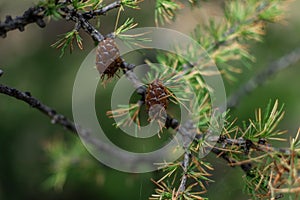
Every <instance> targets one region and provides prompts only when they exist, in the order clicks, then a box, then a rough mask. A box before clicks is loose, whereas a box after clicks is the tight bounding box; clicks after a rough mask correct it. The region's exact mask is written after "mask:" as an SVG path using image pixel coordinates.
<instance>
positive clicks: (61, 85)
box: [0, 0, 300, 200]
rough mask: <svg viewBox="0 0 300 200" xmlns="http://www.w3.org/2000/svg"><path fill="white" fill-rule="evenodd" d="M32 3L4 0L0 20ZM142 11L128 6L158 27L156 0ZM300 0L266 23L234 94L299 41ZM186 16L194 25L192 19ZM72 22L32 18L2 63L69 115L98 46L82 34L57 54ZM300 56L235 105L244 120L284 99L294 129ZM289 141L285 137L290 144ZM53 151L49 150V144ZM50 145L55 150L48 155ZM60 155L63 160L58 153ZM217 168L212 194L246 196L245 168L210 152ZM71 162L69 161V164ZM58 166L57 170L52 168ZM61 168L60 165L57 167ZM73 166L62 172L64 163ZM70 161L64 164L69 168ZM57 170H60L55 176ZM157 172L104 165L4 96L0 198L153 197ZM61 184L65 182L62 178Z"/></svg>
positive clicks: (104, 24)
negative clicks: (76, 46)
mask: <svg viewBox="0 0 300 200" xmlns="http://www.w3.org/2000/svg"><path fill="white" fill-rule="evenodd" d="M33 3H34V2H33V1H30V0H28V1H22V0H15V1H8V0H7V1H4V0H0V18H1V19H2V20H3V19H4V18H5V16H6V15H7V14H10V15H12V16H15V15H20V14H22V13H23V11H24V10H25V9H26V8H28V7H29V6H32V5H33ZM220 5H222V1H211V2H208V3H204V5H203V7H202V10H201V12H199V10H197V9H196V10H193V11H192V12H191V11H190V10H189V9H188V8H187V9H184V10H183V11H181V12H180V14H179V16H178V21H177V22H176V23H174V24H173V25H168V27H170V28H173V29H176V30H179V31H181V32H184V33H189V32H190V31H191V30H192V28H193V27H194V25H195V24H196V22H197V21H199V19H200V20H202V21H203V20H204V21H205V20H206V18H207V15H211V16H213V17H215V16H218V15H220V13H219V12H218V6H220ZM141 8H142V9H141V10H138V11H134V12H126V14H122V15H121V21H124V20H125V19H126V16H133V17H135V20H136V21H137V22H139V25H140V27H143V26H154V15H153V8H154V1H145V2H144V3H142V4H141ZM299 8H300V2H299V1H295V2H293V3H292V5H291V6H290V8H289V12H288V13H287V16H288V18H287V20H286V23H284V24H275V25H268V27H267V35H266V36H265V38H264V42H263V43H259V44H257V43H256V44H251V52H252V53H253V54H254V55H255V56H256V58H257V61H256V63H254V64H253V68H252V69H244V71H243V73H242V74H240V75H237V76H236V77H237V81H236V82H231V83H226V89H227V94H230V93H232V92H233V91H234V90H235V89H237V88H238V87H239V85H241V84H242V83H243V82H245V81H247V80H248V79H249V78H250V77H251V76H252V75H253V74H255V73H256V72H258V71H259V70H260V69H262V68H264V67H265V66H266V65H267V64H268V63H270V62H271V61H274V60H276V59H277V58H279V57H280V56H282V55H284V54H286V53H289V52H290V51H292V50H293V49H295V48H297V47H299V46H300V37H299V35H300V13H299V12H298V10H299ZM116 13H117V12H116V11H113V12H110V13H109V14H108V15H107V16H106V17H103V18H102V19H101V28H100V30H101V32H103V33H109V32H111V31H113V29H114V24H115V19H116ZM187 22H188V23H187ZM72 28H73V23H71V22H65V21H51V22H47V26H46V28H45V29H40V28H38V27H37V26H36V25H34V24H32V25H29V26H27V27H26V28H25V32H23V33H20V32H19V31H13V32H9V33H8V35H7V38H5V39H0V68H1V69H3V70H4V73H5V74H4V76H3V77H1V78H0V83H3V84H7V85H9V86H12V87H15V88H18V89H20V90H23V91H30V93H31V94H32V95H33V96H35V97H37V98H38V99H40V100H41V101H42V102H43V103H45V104H46V105H49V106H51V107H53V108H55V109H57V110H58V111H59V112H61V113H63V114H64V115H66V116H68V117H70V118H71V117H72V112H71V111H72V110H71V103H72V99H71V97H72V87H73V81H74V79H75V75H76V72H77V70H78V68H79V66H80V64H81V62H82V61H83V59H84V58H85V56H86V55H87V54H88V53H89V51H90V50H92V49H93V47H94V44H93V42H92V41H91V39H90V38H89V37H88V36H86V34H85V33H82V34H81V35H82V36H83V39H84V41H83V42H84V50H83V51H79V50H75V51H74V52H73V53H72V54H69V53H66V54H65V56H64V57H63V58H59V55H60V52H59V51H58V50H56V49H53V48H51V47H50V45H51V44H53V43H54V42H55V41H56V40H57V36H58V35H60V34H63V33H65V32H67V31H69V30H71V29H72ZM299 65H300V62H299V63H297V64H295V65H293V66H291V67H289V68H288V69H286V70H284V71H282V72H280V73H279V74H277V75H276V76H274V77H272V78H271V79H270V80H269V81H268V82H267V83H266V84H265V85H264V86H262V87H260V88H259V89H257V90H255V91H254V92H253V93H252V94H250V95H249V96H247V97H246V98H244V99H243V100H242V102H241V104H240V105H239V106H238V107H237V108H236V109H235V110H233V113H232V115H233V116H236V117H238V118H239V119H240V120H247V119H248V118H250V117H253V116H254V110H255V109H256V108H258V107H264V106H265V105H267V103H268V101H269V100H270V99H278V100H279V102H280V103H284V104H285V110H286V115H285V118H284V120H283V121H282V123H281V124H280V129H286V130H289V135H287V136H286V137H287V138H289V137H290V136H293V135H295V134H296V132H297V130H298V128H299V122H300V121H299V119H300V117H299V116H300V114H299V113H300V104H299V103H298V102H299V101H300V92H299V87H300V78H299V74H300V66H299ZM111 88H112V87H107V88H106V89H105V90H102V91H101V92H99V94H98V96H97V99H99V101H100V100H101V104H99V109H100V110H103V111H107V110H109V104H110V102H109V100H105V99H108V98H107V96H109V94H110V91H111ZM102 120H103V121H102V123H103V124H107V128H108V130H110V131H111V132H112V133H114V132H116V129H115V128H114V127H113V126H112V125H110V124H111V121H109V120H107V119H105V118H103V119H102ZM286 145H287V143H286ZM49 149H50V150H49ZM49 151H50V152H51V153H49ZM58 158H59V159H58ZM205 159H206V160H207V161H209V162H212V163H213V165H214V168H215V171H214V175H213V177H212V179H214V180H215V183H212V184H210V186H209V187H208V191H209V192H208V193H207V197H209V198H210V199H219V197H220V196H222V199H236V200H240V199H248V197H247V196H246V195H244V194H243V192H242V189H243V182H242V178H241V177H242V176H243V173H242V171H241V170H240V169H239V168H230V167H227V166H226V163H225V162H223V161H222V160H221V159H216V158H215V156H214V155H209V156H208V157H207V158H205ZM66 165H67V167H65V166H66ZM53 166H54V168H53ZM55 166H56V168H55ZM60 167H61V169H64V170H67V173H66V171H64V170H60V169H57V168H60ZM64 167H65V168H64ZM55 170H56V172H57V171H59V172H60V173H61V176H54V175H55V173H54V172H55ZM64 175H67V178H66V181H65V184H63V187H62V188H60V187H51V185H55V184H54V181H55V180H56V181H58V182H59V181H61V180H62V182H61V183H63V182H64V181H63V180H64ZM160 175H161V174H159V173H158V172H152V173H146V174H128V173H122V172H118V171H116V170H113V169H110V168H108V167H105V166H103V165H101V164H100V163H99V162H98V161H97V160H95V159H94V158H93V157H92V156H91V155H90V154H88V153H87V152H86V150H85V149H84V148H83V146H82V145H81V144H80V142H79V141H78V139H77V138H76V137H75V136H74V135H72V134H70V133H69V132H68V131H66V130H64V129H63V128H62V127H60V126H58V125H53V124H51V122H50V121H49V119H48V118H47V117H45V116H44V115H42V114H41V113H39V112H38V111H36V110H34V109H32V108H30V107H29V106H28V105H26V104H25V103H22V102H20V101H17V100H15V99H13V98H11V97H8V96H5V95H0V200H2V199H3V200H5V199H9V200H12V199H73V200H74V199H133V200H134V199H147V198H148V197H149V196H150V195H151V193H152V192H153V190H154V185H153V184H152V182H151V181H150V179H151V178H153V179H158V178H159V177H160ZM58 185H59V184H58Z"/></svg>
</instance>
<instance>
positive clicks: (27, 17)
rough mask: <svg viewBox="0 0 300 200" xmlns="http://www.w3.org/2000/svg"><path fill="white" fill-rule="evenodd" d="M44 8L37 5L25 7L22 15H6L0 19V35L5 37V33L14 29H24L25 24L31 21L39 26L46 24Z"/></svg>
mask: <svg viewBox="0 0 300 200" xmlns="http://www.w3.org/2000/svg"><path fill="white" fill-rule="evenodd" d="M44 11H45V8H43V7H40V6H37V7H31V8H29V9H27V10H26V11H25V12H24V14H23V15H22V16H18V17H15V18H14V19H13V18H12V17H11V16H10V15H7V16H6V19H5V21H4V22H1V21H0V36H1V37H3V38H5V37H6V33H7V32H9V31H12V30H15V29H19V30H20V31H21V32H22V31H24V30H25V26H27V25H28V24H31V23H36V24H37V25H38V26H39V27H41V28H43V27H45V26H46V24H45V22H44V20H43V18H44Z"/></svg>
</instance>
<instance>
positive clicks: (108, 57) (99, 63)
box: [96, 38, 123, 80]
mask: <svg viewBox="0 0 300 200" xmlns="http://www.w3.org/2000/svg"><path fill="white" fill-rule="evenodd" d="M122 63H123V60H122V59H121V57H120V52H119V49H118V47H117V45H116V43H115V41H114V39H112V38H105V39H104V40H102V41H101V42H99V44H98V47H97V51H96V67H97V70H98V71H99V73H100V74H101V79H102V80H104V79H105V76H106V77H107V79H110V78H112V77H114V75H115V74H116V73H117V72H118V71H119V69H120V67H121V66H122Z"/></svg>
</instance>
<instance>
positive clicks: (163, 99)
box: [145, 79, 169, 111]
mask: <svg viewBox="0 0 300 200" xmlns="http://www.w3.org/2000/svg"><path fill="white" fill-rule="evenodd" d="M168 96H169V91H168V89H167V88H166V87H165V86H164V85H163V84H162V83H161V81H160V80H158V79H156V80H154V81H153V82H152V83H150V84H149V85H148V88H147V91H146V97H145V104H146V109H147V111H149V109H150V107H151V106H154V105H156V104H158V105H160V106H162V107H163V108H164V109H167V107H168V104H169V100H168Z"/></svg>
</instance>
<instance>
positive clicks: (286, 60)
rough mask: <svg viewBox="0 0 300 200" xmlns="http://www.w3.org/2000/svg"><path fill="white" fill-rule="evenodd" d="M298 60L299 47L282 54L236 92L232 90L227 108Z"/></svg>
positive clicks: (235, 105) (233, 106) (236, 104)
mask: <svg viewBox="0 0 300 200" xmlns="http://www.w3.org/2000/svg"><path fill="white" fill-rule="evenodd" d="M299 60H300V48H297V49H295V50H293V51H292V52H290V53H288V54H286V55H284V56H282V57H281V58H279V59H278V60H276V61H274V62H272V63H270V64H269V65H268V66H267V67H266V68H265V69H263V70H262V71H260V72H259V73H258V74H257V75H255V76H254V77H252V78H251V79H250V80H248V81H247V82H246V83H245V84H244V85H242V86H241V87H240V88H239V89H238V90H237V91H236V92H234V93H233V94H232V95H231V96H230V97H229V98H228V100H227V108H231V109H232V108H235V107H237V106H238V104H239V103H240V101H241V99H242V98H243V97H244V96H246V95H247V94H249V93H251V92H253V91H254V90H255V89H256V88H257V87H258V86H261V85H263V84H264V83H265V82H266V81H267V80H268V79H269V78H270V77H272V76H273V75H275V74H276V73H278V72H280V71H281V70H284V69H285V68H287V67H289V66H292V65H293V64H295V63H297V62H299Z"/></svg>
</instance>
